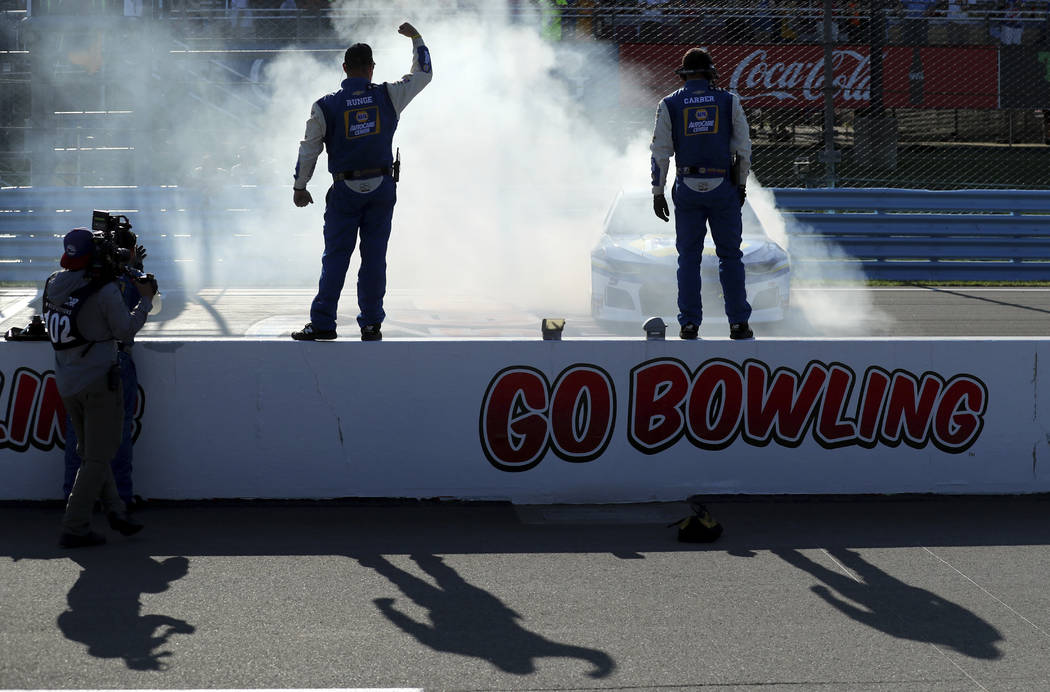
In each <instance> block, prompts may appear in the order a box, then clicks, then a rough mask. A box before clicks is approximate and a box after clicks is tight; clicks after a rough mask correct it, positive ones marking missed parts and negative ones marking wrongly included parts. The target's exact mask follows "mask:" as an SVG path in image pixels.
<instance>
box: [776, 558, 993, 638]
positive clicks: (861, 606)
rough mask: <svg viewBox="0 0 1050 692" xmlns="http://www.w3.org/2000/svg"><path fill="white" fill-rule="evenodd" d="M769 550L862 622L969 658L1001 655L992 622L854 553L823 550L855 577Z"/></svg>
mask: <svg viewBox="0 0 1050 692" xmlns="http://www.w3.org/2000/svg"><path fill="white" fill-rule="evenodd" d="M773 552H774V553H776V555H778V556H779V557H781V558H783V559H784V560H785V561H786V562H788V563H789V564H791V565H794V566H795V567H798V568H799V569H800V570H803V571H804V572H808V573H810V574H812V575H813V576H814V577H816V578H817V579H819V580H820V581H822V582H824V583H823V584H817V585H815V586H813V587H811V590H812V591H813V593H815V594H817V595H818V596H820V597H821V598H822V599H824V601H825V602H827V603H828V604H829V605H831V606H833V607H834V608H836V609H837V610H838V611H839V612H841V613H842V614H844V615H846V616H848V617H850V618H851V619H853V620H856V621H857V622H859V623H861V624H864V625H867V626H868V627H871V628H872V629H875V630H878V631H880V632H885V633H886V634H888V635H890V636H892V637H897V638H898V639H911V640H913V641H920V642H929V643H930V644H933V645H935V646H945V647H948V648H950V649H953V650H954V651H957V652H958V653H960V654H963V655H965V656H970V657H971V658H983V659H997V658H1001V657H1002V652H1000V651H999V649H997V648H996V646H995V645H996V643H997V642H1001V641H1002V640H1003V636H1002V635H1001V634H1000V633H999V630H997V629H996V628H995V627H993V626H992V625H991V624H989V623H988V622H986V621H984V620H983V619H981V618H980V617H978V616H977V615H976V614H975V613H973V612H971V611H969V610H967V609H966V608H963V607H962V606H960V605H959V604H957V603H953V602H951V601H949V600H947V599H945V598H942V597H940V596H938V595H937V594H935V593H933V592H931V591H927V590H926V589H920V588H918V587H915V586H910V585H908V584H905V583H904V582H902V581H901V580H899V579H897V578H896V577H894V576H892V575H890V574H887V573H886V572H885V571H883V570H881V569H879V568H878V567H876V566H875V565H873V564H871V563H870V562H867V561H866V560H864V559H863V558H862V557H861V556H860V555H859V554H858V553H857V552H856V551H853V550H847V549H843V548H839V549H832V550H829V551H828V553H829V554H830V555H831V556H832V557H834V558H835V559H836V560H838V561H839V562H840V563H841V564H842V565H844V566H845V567H846V568H847V569H849V570H852V571H853V572H855V573H856V574H857V575H858V576H859V577H860V581H857V580H856V579H854V578H852V577H850V576H847V575H846V574H844V573H843V572H840V571H836V570H833V569H830V568H829V567H826V566H824V565H822V564H820V563H818V562H815V561H813V560H811V559H809V558H808V557H806V556H805V555H803V554H802V553H800V552H799V551H797V550H775V551H773ZM828 587H831V589H834V590H835V591H836V592H837V594H836V593H833V592H832V591H831V590H829V588H828ZM840 596H841V598H840Z"/></svg>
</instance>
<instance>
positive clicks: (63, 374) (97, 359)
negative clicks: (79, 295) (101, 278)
mask: <svg viewBox="0 0 1050 692" xmlns="http://www.w3.org/2000/svg"><path fill="white" fill-rule="evenodd" d="M89 281H90V280H89V279H88V277H87V276H85V272H84V271H83V270H78V271H69V270H62V271H60V272H56V273H54V274H52V275H51V278H50V279H48V284H47V288H45V289H44V290H45V291H46V292H47V295H48V298H49V299H50V300H51V302H53V303H56V304H61V303H63V302H65V300H66V298H68V297H69V295H70V294H71V293H72V292H73V291H75V290H77V289H78V288H80V287H81V286H85V285H87V284H88V283H89ZM152 307H153V299H152V298H147V297H145V296H143V297H142V298H141V299H140V300H139V302H138V305H136V306H135V309H134V310H131V311H130V312H129V311H128V307H127V305H125V303H124V297H123V296H122V295H121V294H120V288H118V287H117V282H116V281H111V282H110V283H108V284H106V285H105V286H103V287H102V288H100V289H99V290H98V291H97V292H96V293H93V294H92V295H90V296H89V297H87V298H86V299H84V305H83V307H82V308H81V309H80V313H79V315H78V316H77V328H78V329H79V330H80V333H81V334H83V335H84V338H86V339H90V340H91V341H93V342H96V343H93V344H89V345H88V346H82V347H78V348H70V349H66V350H63V351H55V381H56V384H57V385H58V391H59V393H60V394H61V395H62V396H73V395H74V394H77V393H78V392H80V391H82V390H83V389H84V388H85V387H87V386H88V385H89V384H91V383H92V382H94V381H96V380H98V378H100V377H104V376H105V374H106V371H108V370H109V368H110V366H112V365H113V364H114V363H116V362H117V342H118V341H131V339H132V338H133V337H134V336H135V333H136V332H137V331H138V330H140V329H142V325H143V324H145V323H146V316H147V315H148V314H149V311H150V309H151V308H152Z"/></svg>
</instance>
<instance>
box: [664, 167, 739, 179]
mask: <svg viewBox="0 0 1050 692" xmlns="http://www.w3.org/2000/svg"><path fill="white" fill-rule="evenodd" d="M675 170H677V171H678V175H702V176H705V177H708V178H719V177H725V176H727V175H729V170H728V169H725V168H709V167H704V166H679V167H678V168H677V169H675Z"/></svg>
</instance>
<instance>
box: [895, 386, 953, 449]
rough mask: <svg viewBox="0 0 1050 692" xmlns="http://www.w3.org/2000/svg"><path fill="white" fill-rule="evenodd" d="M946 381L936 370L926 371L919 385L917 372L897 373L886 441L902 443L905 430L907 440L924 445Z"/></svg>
mask: <svg viewBox="0 0 1050 692" xmlns="http://www.w3.org/2000/svg"><path fill="white" fill-rule="evenodd" d="M943 384H944V383H943V382H942V381H941V379H940V378H939V377H937V376H936V375H934V374H933V373H925V374H924V375H923V376H922V386H921V388H919V385H918V383H917V382H916V377H915V375H912V374H911V373H910V372H904V371H901V370H898V371H896V372H894V373H893V377H892V379H891V380H890V393H889V398H888V400H887V402H886V417H885V418H884V420H883V423H882V441H883V442H884V443H886V444H889V445H897V444H900V442H901V431H902V429H903V432H904V438H903V439H904V442H906V443H908V444H909V445H910V446H912V447H921V446H922V445H923V443H924V442H925V441H926V437H927V435H928V434H929V431H930V425H931V422H932V418H933V407H934V405H935V404H936V403H937V397H938V395H940V393H941V388H942V387H943Z"/></svg>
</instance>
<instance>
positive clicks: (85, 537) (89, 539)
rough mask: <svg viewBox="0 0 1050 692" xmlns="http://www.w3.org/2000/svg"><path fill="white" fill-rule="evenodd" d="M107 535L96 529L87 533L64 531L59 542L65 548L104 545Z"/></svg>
mask: <svg viewBox="0 0 1050 692" xmlns="http://www.w3.org/2000/svg"><path fill="white" fill-rule="evenodd" d="M105 542H106V537H105V536H103V535H102V534H100V533H95V532H94V531H88V532H87V533H84V534H80V533H63V534H62V535H61V536H59V538H58V544H59V545H60V546H61V547H63V548H89V547H91V546H93V545H102V544H103V543H105Z"/></svg>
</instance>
